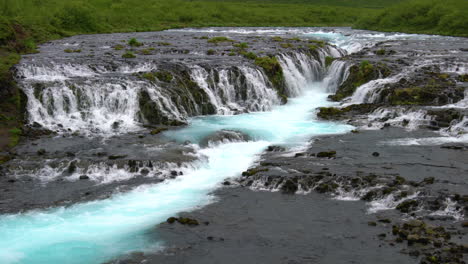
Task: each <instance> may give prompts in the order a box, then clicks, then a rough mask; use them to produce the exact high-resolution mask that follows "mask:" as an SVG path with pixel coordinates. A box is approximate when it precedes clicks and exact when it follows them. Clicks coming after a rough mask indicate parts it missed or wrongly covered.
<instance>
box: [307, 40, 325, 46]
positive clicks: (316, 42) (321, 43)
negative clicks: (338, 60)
mask: <svg viewBox="0 0 468 264" xmlns="http://www.w3.org/2000/svg"><path fill="white" fill-rule="evenodd" d="M308 42H309V43H311V44H313V45H315V46H317V47H320V48H323V47H325V46H326V45H327V42H325V41H322V40H315V39H309V41H308Z"/></svg>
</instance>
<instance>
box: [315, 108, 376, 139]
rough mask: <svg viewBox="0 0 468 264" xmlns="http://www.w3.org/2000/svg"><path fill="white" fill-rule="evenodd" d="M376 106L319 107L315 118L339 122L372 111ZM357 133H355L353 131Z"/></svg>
mask: <svg viewBox="0 0 468 264" xmlns="http://www.w3.org/2000/svg"><path fill="white" fill-rule="evenodd" d="M377 107H379V106H378V105H375V104H356V105H350V106H347V107H344V108H336V107H319V108H318V112H317V116H318V117H320V118H322V119H325V120H339V119H341V118H346V117H351V115H362V114H367V113H370V112H372V111H374V110H375V109H376V108H377ZM355 132H356V133H357V131H355Z"/></svg>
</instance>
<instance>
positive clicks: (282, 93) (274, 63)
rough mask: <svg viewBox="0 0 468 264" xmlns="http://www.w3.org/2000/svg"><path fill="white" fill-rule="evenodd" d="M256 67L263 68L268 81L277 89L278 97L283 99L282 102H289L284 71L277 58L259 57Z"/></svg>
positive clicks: (256, 59)
mask: <svg viewBox="0 0 468 264" xmlns="http://www.w3.org/2000/svg"><path fill="white" fill-rule="evenodd" d="M255 65H257V66H259V67H260V68H262V69H263V70H264V71H265V73H266V75H267V76H268V79H269V80H270V82H271V83H272V84H273V87H274V88H275V89H276V91H277V93H278V96H279V97H280V98H282V102H283V103H286V102H287V93H286V84H285V81H284V74H283V69H282V68H281V64H280V63H279V61H278V59H277V58H276V57H273V56H272V57H269V56H265V57H257V58H255Z"/></svg>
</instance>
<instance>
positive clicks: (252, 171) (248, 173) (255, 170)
mask: <svg viewBox="0 0 468 264" xmlns="http://www.w3.org/2000/svg"><path fill="white" fill-rule="evenodd" d="M266 171H269V169H268V168H253V169H248V170H247V171H244V172H242V176H244V177H250V176H253V175H255V174H257V173H259V172H266Z"/></svg>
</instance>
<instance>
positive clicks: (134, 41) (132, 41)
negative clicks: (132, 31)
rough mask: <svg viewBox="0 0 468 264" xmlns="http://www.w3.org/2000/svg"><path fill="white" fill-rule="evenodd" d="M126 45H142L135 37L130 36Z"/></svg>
mask: <svg viewBox="0 0 468 264" xmlns="http://www.w3.org/2000/svg"><path fill="white" fill-rule="evenodd" d="M128 45H130V46H131V47H140V46H143V43H141V42H138V40H137V39H136V38H131V39H130V40H129V41H128Z"/></svg>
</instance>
